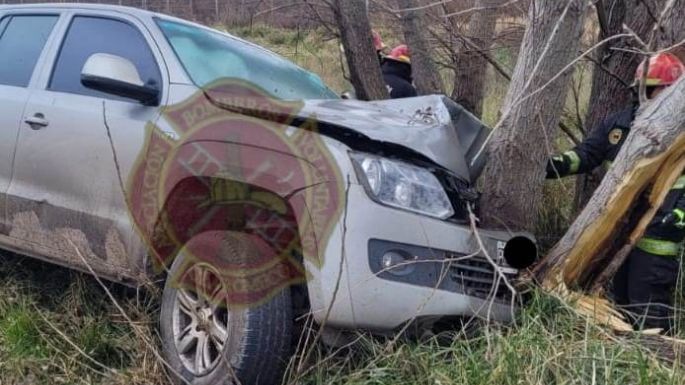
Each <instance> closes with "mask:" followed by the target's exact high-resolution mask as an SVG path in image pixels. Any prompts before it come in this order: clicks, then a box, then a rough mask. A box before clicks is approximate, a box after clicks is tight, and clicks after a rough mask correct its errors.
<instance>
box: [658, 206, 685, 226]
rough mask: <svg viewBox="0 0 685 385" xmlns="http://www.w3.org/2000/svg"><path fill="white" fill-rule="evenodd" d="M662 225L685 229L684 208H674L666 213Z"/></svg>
mask: <svg viewBox="0 0 685 385" xmlns="http://www.w3.org/2000/svg"><path fill="white" fill-rule="evenodd" d="M661 225H662V226H669V227H671V226H672V227H675V228H677V229H685V211H683V210H682V209H673V211H671V212H670V213H668V214H666V216H665V217H664V219H662V220H661Z"/></svg>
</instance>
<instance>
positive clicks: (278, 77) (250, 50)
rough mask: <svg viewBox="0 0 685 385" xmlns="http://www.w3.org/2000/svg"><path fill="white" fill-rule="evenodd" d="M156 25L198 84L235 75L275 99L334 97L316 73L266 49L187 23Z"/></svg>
mask: <svg viewBox="0 0 685 385" xmlns="http://www.w3.org/2000/svg"><path fill="white" fill-rule="evenodd" d="M157 24H158V25H159V27H160V29H161V30H162V33H164V35H165V36H166V38H167V40H168V41H169V44H171V46H172V48H173V49H174V51H175V53H176V56H177V57H178V60H179V61H180V62H181V63H182V64H183V66H184V67H185V69H186V72H188V75H189V76H190V77H191V79H192V80H193V82H194V83H195V84H196V85H197V86H198V87H204V86H206V85H208V84H210V83H212V82H214V81H216V80H219V79H224V78H238V79H242V80H246V81H248V82H250V83H251V84H254V85H255V86H258V87H260V88H262V89H263V90H264V91H266V92H268V93H270V94H271V96H273V97H275V98H278V99H283V100H305V99H334V98H337V95H336V94H335V93H334V92H333V91H331V90H330V89H329V88H328V87H326V85H325V84H324V83H323V81H321V78H319V77H318V76H317V75H315V74H313V73H311V72H308V71H305V70H304V69H302V68H300V67H298V66H296V65H295V64H293V63H291V62H289V61H287V60H285V59H283V58H282V57H280V56H278V55H276V54H274V53H271V52H269V51H267V50H264V49H261V48H259V47H256V46H253V45H251V44H249V43H246V42H243V41H241V40H239V39H236V38H232V37H230V36H227V35H224V34H221V33H219V32H213V31H211V30H208V29H204V28H199V27H195V26H192V25H189V24H182V23H177V22H172V21H168V20H162V19H157Z"/></svg>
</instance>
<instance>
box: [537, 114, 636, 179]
mask: <svg viewBox="0 0 685 385" xmlns="http://www.w3.org/2000/svg"><path fill="white" fill-rule="evenodd" d="M635 110H636V108H635V107H631V108H627V109H625V110H623V111H621V112H618V113H616V114H613V115H611V116H609V117H608V118H607V119H606V120H605V121H604V122H602V125H601V126H599V127H598V128H597V129H596V130H594V131H592V133H591V134H590V136H588V137H587V138H586V139H585V140H584V141H583V142H582V143H581V144H579V145H578V146H576V147H575V148H573V149H572V150H570V151H566V152H565V153H563V154H561V155H556V156H554V157H552V158H551V159H550V160H549V162H548V163H547V179H553V178H557V177H563V176H567V175H573V174H584V173H586V172H590V171H592V170H593V169H595V167H597V166H599V165H601V164H602V163H604V162H613V161H614V159H616V155H617V154H618V151H619V150H620V149H621V146H622V145H623V142H624V141H625V140H626V137H627V136H628V133H629V132H630V125H631V123H632V122H633V119H634V118H635Z"/></svg>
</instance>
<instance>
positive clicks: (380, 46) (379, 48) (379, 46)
mask: <svg viewBox="0 0 685 385" xmlns="http://www.w3.org/2000/svg"><path fill="white" fill-rule="evenodd" d="M371 35H372V36H373V47H374V48H375V49H376V55H378V62H379V63H381V64H383V58H385V50H386V49H387V48H388V46H387V45H385V43H383V39H382V38H381V35H380V34H379V33H378V32H376V31H373V30H372V31H371Z"/></svg>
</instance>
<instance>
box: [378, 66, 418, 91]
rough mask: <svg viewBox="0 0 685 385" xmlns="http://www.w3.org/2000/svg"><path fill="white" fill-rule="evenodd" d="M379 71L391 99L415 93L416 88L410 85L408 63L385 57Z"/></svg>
mask: <svg viewBox="0 0 685 385" xmlns="http://www.w3.org/2000/svg"><path fill="white" fill-rule="evenodd" d="M381 71H382V72H383V80H385V84H386V86H387V88H388V92H389V93H390V98H391V99H399V98H411V97H413V96H416V95H417V93H416V88H414V86H413V85H412V76H411V65H410V64H407V63H402V62H399V61H396V60H391V59H385V60H384V61H383V65H382V66H381Z"/></svg>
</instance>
